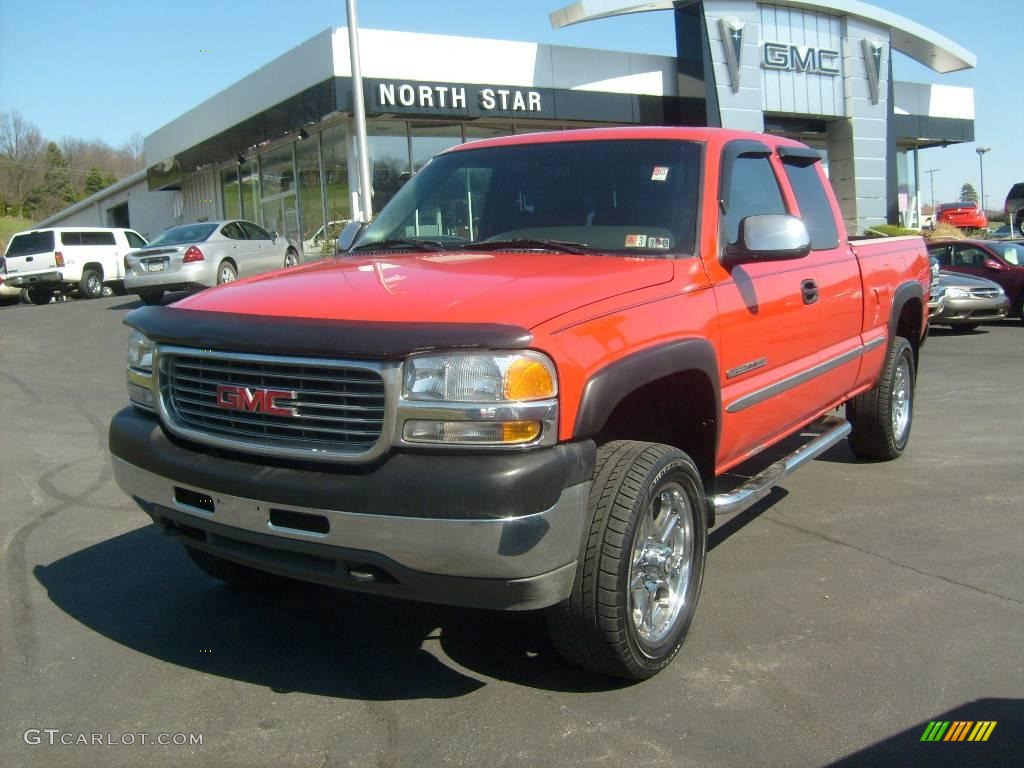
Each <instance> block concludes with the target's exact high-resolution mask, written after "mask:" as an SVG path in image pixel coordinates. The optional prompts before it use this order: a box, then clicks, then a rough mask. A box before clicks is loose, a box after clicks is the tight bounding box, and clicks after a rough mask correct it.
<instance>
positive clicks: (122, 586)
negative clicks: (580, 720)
mask: <svg viewBox="0 0 1024 768" xmlns="http://www.w3.org/2000/svg"><path fill="white" fill-rule="evenodd" d="M34 574H35V577H36V579H37V580H38V581H39V583H40V584H42V585H43V586H44V587H45V588H46V590H47V593H48V594H49V597H50V599H51V600H52V601H53V602H54V604H55V605H57V607H59V608H60V609H61V610H63V611H64V612H65V613H67V614H68V615H70V616H71V617H72V618H74V619H76V620H77V621H79V622H81V623H82V624H84V625H85V626H87V627H89V628H90V629H92V630H93V631H95V632H98V633H100V634H101V635H104V636H105V637H108V638H110V639H111V640H113V641H114V642H117V643H120V644H121V645H124V646H127V647H129V648H132V649H133V650H136V651H139V652H140V653H144V654H146V655H148V656H151V657H154V658H157V659H161V660H163V661H166V662H169V663H171V664H176V665H178V666H182V667H188V668H191V669H195V670H198V671H201V672H206V673H209V674H212V675H218V676H221V677H226V678H230V679H234V680H240V681H243V682H247V683H252V684H255V685H262V686H266V687H268V688H271V689H273V690H275V691H279V692H291V691H296V692H302V693H310V694H315V695H320V696H333V697H343V698H351V699H364V700H374V701H379V700H402V699H419V698H451V697H456V696H463V695H465V694H468V693H472V692H473V691H475V690H477V689H479V688H481V687H482V686H484V685H485V684H486V682H487V681H486V680H483V679H478V678H476V677H474V676H473V675H472V674H467V672H469V673H478V674H479V675H482V676H488V677H494V678H499V679H502V680H506V681H509V682H512V683H516V684H519V685H526V686H531V687H536V688H542V689H548V690H557V691H601V690H610V689H614V688H619V687H622V686H623V685H624V684H625V683H623V682H622V681H616V680H613V679H609V678H603V677H599V676H597V675H592V674H589V673H587V672H583V671H581V670H577V669H575V668H573V667H570V666H568V665H567V664H565V662H563V661H562V660H561V659H560V657H559V656H558V655H557V653H556V651H555V650H554V648H553V646H552V645H551V642H550V640H549V639H548V635H547V630H546V626H545V623H544V617H543V615H542V614H540V613H500V612H490V611H479V610H469V609H458V608H450V607H446V606H437V605H426V604H419V603H411V602H405V601H402V600H394V599H386V598H376V597H368V596H363V595H358V594H355V593H349V592H343V591H339V590H332V589H329V588H325V587H319V586H316V585H306V584H298V583H297V584H296V585H294V586H290V587H287V588H283V589H278V590H272V591H260V592H257V591H251V592H244V591H243V592H240V591H235V590H232V589H229V588H228V587H226V586H223V585H222V584H220V582H217V581H214V580H213V579H210V578H209V577H207V576H205V575H204V574H202V573H201V572H200V571H199V570H197V569H196V568H195V567H194V566H193V565H192V564H191V563H190V562H189V560H188V558H187V557H186V555H185V553H184V551H182V549H181V547H180V546H179V545H178V544H176V543H175V542H173V541H168V540H167V539H166V538H165V537H164V536H163V534H161V533H160V532H159V531H158V530H157V529H156V528H155V527H152V526H148V527H145V528H140V529H138V530H135V531H132V532H130V533H126V534H123V535H121V536H118V537H116V538H113V539H110V540H107V541H103V542H100V543H99V544H95V545H93V546H91V547H88V548H86V549H83V550H80V551H78V552H75V553H73V554H71V555H68V556H67V557H64V558H62V559H60V560H58V561H56V562H54V563H52V564H51V565H48V566H37V567H36V568H35V570H34ZM428 649H429V650H428ZM451 662H454V664H452V663H451ZM460 668H461V669H460ZM463 670H465V671H463Z"/></svg>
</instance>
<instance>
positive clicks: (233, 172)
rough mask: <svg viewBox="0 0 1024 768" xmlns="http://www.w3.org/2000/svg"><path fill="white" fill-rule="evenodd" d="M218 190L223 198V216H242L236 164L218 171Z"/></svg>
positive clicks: (236, 217) (234, 217) (228, 217)
mask: <svg viewBox="0 0 1024 768" xmlns="http://www.w3.org/2000/svg"><path fill="white" fill-rule="evenodd" d="M220 192H221V198H223V200H224V218H225V219H240V218H242V200H241V198H240V197H239V195H240V190H239V188H238V166H237V165H236V166H232V167H231V168H225V169H224V170H223V171H221V172H220Z"/></svg>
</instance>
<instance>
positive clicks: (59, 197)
mask: <svg viewBox="0 0 1024 768" xmlns="http://www.w3.org/2000/svg"><path fill="white" fill-rule="evenodd" d="M43 164H44V166H45V168H46V170H45V171H44V172H43V182H42V184H40V185H39V187H38V189H37V190H36V191H37V198H38V201H39V210H38V213H39V214H41V215H42V217H43V218H45V217H47V216H52V215H53V214H55V213H57V211H60V210H62V209H64V208H66V207H68V206H69V205H71V204H72V203H73V202H75V200H76V196H75V188H74V187H73V186H72V184H71V173H70V170H69V168H68V161H67V160H66V159H65V157H64V153H63V152H61V151H60V147H58V146H57V144H56V142H53V141H51V142H49V143H48V144H47V145H46V158H45V160H44V161H43Z"/></svg>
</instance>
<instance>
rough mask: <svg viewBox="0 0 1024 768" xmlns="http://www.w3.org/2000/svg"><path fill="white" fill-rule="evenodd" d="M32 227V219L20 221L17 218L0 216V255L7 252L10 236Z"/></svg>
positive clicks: (20, 219)
mask: <svg viewBox="0 0 1024 768" xmlns="http://www.w3.org/2000/svg"><path fill="white" fill-rule="evenodd" d="M31 226H32V219H22V218H20V217H19V216H0V254H2V253H3V252H4V251H6V250H7V241H8V240H10V239H11V235H13V234H15V233H17V232H21V231H22V230H23V229H29V228H30V227H31Z"/></svg>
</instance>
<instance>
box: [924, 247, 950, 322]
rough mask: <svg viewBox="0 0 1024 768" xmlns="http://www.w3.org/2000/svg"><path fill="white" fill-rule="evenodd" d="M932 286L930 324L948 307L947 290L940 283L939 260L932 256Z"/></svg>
mask: <svg viewBox="0 0 1024 768" xmlns="http://www.w3.org/2000/svg"><path fill="white" fill-rule="evenodd" d="M929 260H930V261H931V265H932V285H931V290H929V292H928V320H929V322H930V321H931V320H932V319H933V318H934V317H935V316H936V315H938V314H940V313H941V312H942V310H943V309H945V307H946V289H945V288H944V287H943V286H942V284H941V283H940V282H939V260H938V259H936V258H935V257H934V256H932V257H931V258H930V259H929Z"/></svg>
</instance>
